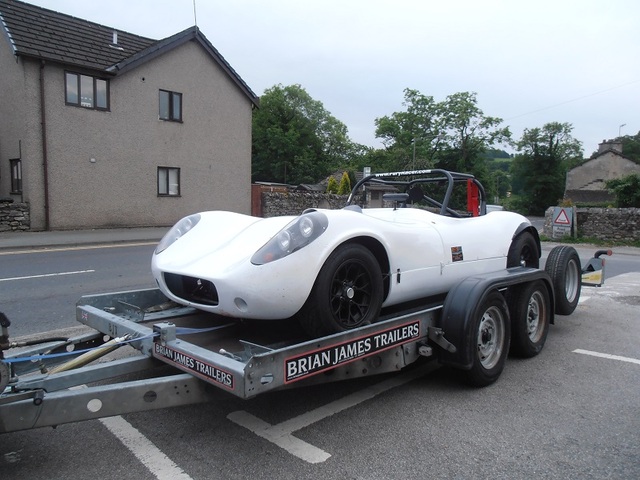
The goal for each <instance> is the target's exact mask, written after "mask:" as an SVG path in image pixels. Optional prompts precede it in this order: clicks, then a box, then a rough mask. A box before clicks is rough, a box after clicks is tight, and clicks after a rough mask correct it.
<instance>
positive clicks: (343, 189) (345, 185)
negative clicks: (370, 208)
mask: <svg viewBox="0 0 640 480" xmlns="http://www.w3.org/2000/svg"><path fill="white" fill-rule="evenodd" d="M332 178H333V177H332ZM350 193H351V180H349V174H348V173H347V172H342V178H341V179H340V185H339V186H338V195H349V194H350Z"/></svg>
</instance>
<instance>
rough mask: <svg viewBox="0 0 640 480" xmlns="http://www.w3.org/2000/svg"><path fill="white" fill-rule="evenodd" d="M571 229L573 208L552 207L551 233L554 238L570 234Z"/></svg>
mask: <svg viewBox="0 0 640 480" xmlns="http://www.w3.org/2000/svg"><path fill="white" fill-rule="evenodd" d="M572 231H573V208H572V207H554V208H553V224H552V234H551V236H552V237H553V238H554V239H560V238H562V237H567V236H571V233H572Z"/></svg>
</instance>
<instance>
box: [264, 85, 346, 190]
mask: <svg viewBox="0 0 640 480" xmlns="http://www.w3.org/2000/svg"><path fill="white" fill-rule="evenodd" d="M252 134H253V144H252V178H253V180H254V181H260V180H262V181H278V182H283V183H292V184H298V183H315V182H317V181H318V179H320V178H323V177H326V176H327V175H328V174H329V172H331V171H332V170H334V169H335V168H336V166H337V165H342V164H345V163H348V162H349V160H350V159H351V158H352V156H353V155H354V151H355V149H356V146H355V145H354V144H353V142H351V140H350V139H349V137H348V136H347V127H346V126H345V125H344V124H343V123H342V122H340V121H339V120H337V119H336V118H335V117H333V116H332V115H331V114H330V113H329V112H328V111H327V110H325V108H324V106H323V105H322V103H321V102H319V101H317V100H314V99H313V98H311V96H310V95H309V94H308V93H307V92H306V91H305V90H304V88H302V87H301V86H300V85H290V86H287V87H283V86H282V85H276V86H274V87H272V88H270V89H267V90H266V91H265V92H264V94H263V95H262V97H261V98H260V108H259V109H257V110H254V114H253V132H252Z"/></svg>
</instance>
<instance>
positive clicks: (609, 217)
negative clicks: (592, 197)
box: [544, 207, 640, 242]
mask: <svg viewBox="0 0 640 480" xmlns="http://www.w3.org/2000/svg"><path fill="white" fill-rule="evenodd" d="M574 208H575V207H574ZM553 209H554V207H550V208H548V209H547V211H546V212H545V222H544V234H545V235H546V236H547V237H552V222H553V219H552V217H553ZM576 217H577V219H576V225H577V228H578V230H577V233H578V236H580V237H585V238H597V239H599V240H603V241H605V242H613V241H615V242H637V241H638V240H640V208H578V209H577V210H576Z"/></svg>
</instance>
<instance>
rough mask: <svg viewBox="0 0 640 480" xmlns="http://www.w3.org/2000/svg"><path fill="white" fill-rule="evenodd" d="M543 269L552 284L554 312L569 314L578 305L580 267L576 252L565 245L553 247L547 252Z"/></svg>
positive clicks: (580, 282)
mask: <svg viewBox="0 0 640 480" xmlns="http://www.w3.org/2000/svg"><path fill="white" fill-rule="evenodd" d="M544 269H545V271H546V272H547V273H548V274H549V276H550V277H551V282H552V284H553V290H554V293H555V312H556V313H557V314H558V315H571V314H572V313H573V311H574V310H575V309H576V307H577V306H578V300H580V290H581V289H582V269H581V267H580V257H579V256H578V252H576V249H575V248H573V247H569V246H566V245H560V246H558V247H554V248H553V249H552V250H551V252H549V256H548V257H547V262H546V263H545V266H544Z"/></svg>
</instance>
